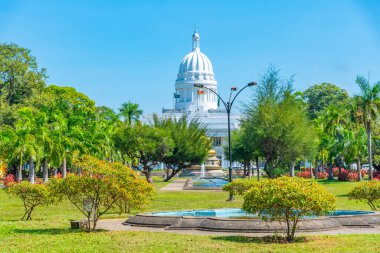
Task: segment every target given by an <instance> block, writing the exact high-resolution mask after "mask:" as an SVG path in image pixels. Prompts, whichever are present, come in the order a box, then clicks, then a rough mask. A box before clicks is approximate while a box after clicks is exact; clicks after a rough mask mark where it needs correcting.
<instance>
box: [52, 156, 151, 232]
mask: <svg viewBox="0 0 380 253" xmlns="http://www.w3.org/2000/svg"><path fill="white" fill-rule="evenodd" d="M77 166H79V167H80V168H81V169H82V175H80V176H79V175H75V174H69V175H68V176H67V177H66V178H64V179H56V180H52V181H51V182H50V184H51V187H52V189H53V192H54V193H55V194H56V195H58V196H59V195H63V196H65V197H66V198H67V199H68V200H69V201H70V202H71V203H72V204H73V205H74V206H75V207H76V208H78V209H79V210H80V211H81V212H82V213H83V214H84V215H85V216H86V217H87V220H88V221H87V222H88V231H91V230H95V229H96V225H97V221H98V219H99V217H100V216H102V215H104V214H105V213H106V212H107V211H109V210H110V209H112V208H115V207H119V208H120V211H121V212H129V211H130V210H131V209H133V208H138V209H142V208H144V207H145V206H146V204H147V203H148V200H149V199H150V198H151V196H152V194H153V188H152V186H151V185H150V184H148V183H146V182H144V181H143V180H141V179H140V178H139V177H138V175H137V173H135V172H134V171H133V170H131V169H130V168H128V167H126V166H123V165H121V164H115V163H109V162H105V161H101V160H98V159H96V158H93V157H89V156H85V157H84V158H82V159H81V160H80V161H79V162H78V163H77Z"/></svg>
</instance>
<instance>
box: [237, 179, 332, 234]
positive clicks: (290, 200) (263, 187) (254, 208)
mask: <svg viewBox="0 0 380 253" xmlns="http://www.w3.org/2000/svg"><path fill="white" fill-rule="evenodd" d="M243 209H244V210H245V211H247V212H249V213H257V214H258V215H259V216H260V217H262V218H263V219H270V220H280V221H285V223H286V228H287V240H288V241H293V240H294V234H295V231H296V229H297V223H298V221H299V219H300V218H301V217H302V216H312V215H324V214H327V213H328V212H329V211H333V210H334V209H335V197H334V196H333V195H331V194H330V193H329V192H327V191H326V189H325V188H324V187H323V186H321V185H320V184H318V183H317V182H314V181H311V180H307V179H303V178H290V177H280V178H277V179H272V180H265V181H261V182H257V183H256V184H254V185H253V186H252V187H251V188H250V190H249V191H248V192H247V193H246V195H245V196H244V203H243Z"/></svg>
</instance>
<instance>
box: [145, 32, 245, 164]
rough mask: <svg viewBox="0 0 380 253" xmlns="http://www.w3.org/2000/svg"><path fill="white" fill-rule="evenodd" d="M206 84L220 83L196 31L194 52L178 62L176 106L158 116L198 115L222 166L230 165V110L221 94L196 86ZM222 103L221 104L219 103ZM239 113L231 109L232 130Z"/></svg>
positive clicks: (149, 120)
mask: <svg viewBox="0 0 380 253" xmlns="http://www.w3.org/2000/svg"><path fill="white" fill-rule="evenodd" d="M194 84H199V85H203V86H204V87H207V88H209V89H212V90H213V91H215V92H217V91H218V83H217V81H216V78H215V74H214V70H213V67H212V63H211V61H210V59H209V58H208V57H207V56H206V55H205V54H204V53H202V52H201V49H200V36H199V34H198V33H197V32H196V31H195V32H194V34H193V36H192V49H191V52H190V53H188V54H187V55H185V57H184V58H183V59H182V61H181V64H180V65H179V71H178V75H177V79H176V81H175V90H174V100H175V101H174V108H173V109H162V112H161V114H159V117H175V118H180V117H182V116H183V115H184V114H185V115H186V116H187V117H188V119H189V120H191V119H193V118H197V119H198V120H199V121H200V122H201V123H202V124H204V125H205V126H206V127H207V135H208V137H210V138H211V139H212V146H213V147H212V148H213V149H214V150H215V151H216V152H217V155H216V156H217V158H218V159H219V160H220V164H221V166H222V167H223V168H227V167H228V162H227V161H226V159H225V156H224V149H223V147H224V146H226V145H227V136H228V132H227V129H228V123H227V112H226V110H225V108H224V107H223V105H222V104H221V103H219V101H218V97H217V96H216V95H215V94H214V93H213V92H211V91H209V90H207V89H202V88H197V87H195V86H194ZM219 105H221V106H222V107H221V106H219ZM143 121H145V122H146V123H152V115H144V116H143ZM239 121H240V114H238V113H231V130H232V131H233V130H236V129H238V128H239Z"/></svg>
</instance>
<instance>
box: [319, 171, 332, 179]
mask: <svg viewBox="0 0 380 253" xmlns="http://www.w3.org/2000/svg"><path fill="white" fill-rule="evenodd" d="M328 176H329V173H327V172H318V179H326V178H328Z"/></svg>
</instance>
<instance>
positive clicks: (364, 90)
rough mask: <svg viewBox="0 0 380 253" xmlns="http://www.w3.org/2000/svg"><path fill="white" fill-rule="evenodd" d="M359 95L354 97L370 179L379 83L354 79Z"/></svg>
mask: <svg viewBox="0 0 380 253" xmlns="http://www.w3.org/2000/svg"><path fill="white" fill-rule="evenodd" d="M356 83H357V84H358V86H359V88H360V91H361V94H360V95H358V96H356V97H355V98H356V100H357V104H358V106H359V108H360V111H361V115H362V117H363V123H364V127H365V129H366V133H367V148H368V163H369V173H368V175H369V179H372V176H373V169H372V165H373V162H372V128H373V127H374V123H375V122H376V120H377V119H378V117H379V110H380V81H379V82H377V83H375V84H374V85H371V84H370V83H369V81H368V79H366V78H365V77H363V76H358V77H357V78H356Z"/></svg>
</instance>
